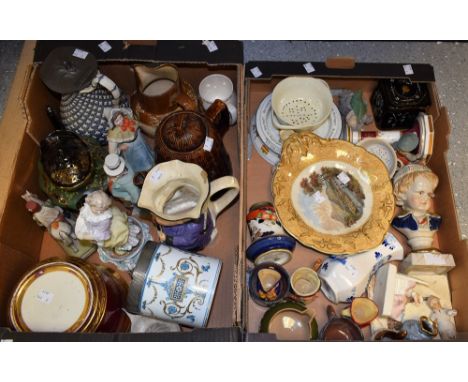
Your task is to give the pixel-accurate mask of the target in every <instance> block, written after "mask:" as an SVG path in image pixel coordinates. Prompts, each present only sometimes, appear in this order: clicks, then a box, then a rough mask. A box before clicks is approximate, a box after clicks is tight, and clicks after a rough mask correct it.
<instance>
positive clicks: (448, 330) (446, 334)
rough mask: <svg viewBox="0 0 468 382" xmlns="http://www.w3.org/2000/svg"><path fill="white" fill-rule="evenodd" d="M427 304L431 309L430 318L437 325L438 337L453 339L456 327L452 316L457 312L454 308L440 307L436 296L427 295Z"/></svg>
mask: <svg viewBox="0 0 468 382" xmlns="http://www.w3.org/2000/svg"><path fill="white" fill-rule="evenodd" d="M427 305H429V308H431V310H432V313H431V316H430V319H431V320H432V321H436V322H437V324H438V326H439V334H440V338H442V339H443V340H454V339H455V338H456V337H457V329H456V327H455V323H454V321H453V318H452V317H455V316H456V315H457V313H458V312H457V311H456V310H455V309H445V308H442V305H441V304H440V299H439V298H438V297H436V296H429V297H428V298H427Z"/></svg>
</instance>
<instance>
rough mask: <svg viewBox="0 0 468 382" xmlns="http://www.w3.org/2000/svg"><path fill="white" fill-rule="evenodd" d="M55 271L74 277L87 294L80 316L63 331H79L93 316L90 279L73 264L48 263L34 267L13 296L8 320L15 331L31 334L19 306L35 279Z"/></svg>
mask: <svg viewBox="0 0 468 382" xmlns="http://www.w3.org/2000/svg"><path fill="white" fill-rule="evenodd" d="M56 271H62V272H69V273H71V274H73V275H75V276H76V277H77V278H78V279H79V280H80V281H81V283H82V285H83V287H84V288H85V290H86V292H87V295H86V300H85V304H84V307H83V311H82V312H81V314H80V316H79V317H78V319H77V320H76V321H75V323H74V324H73V325H72V326H71V327H69V328H68V329H67V330H65V332H76V331H79V330H80V329H81V328H82V326H83V325H84V324H85V323H86V321H87V319H88V318H89V317H90V316H91V315H92V314H93V310H94V309H93V308H94V306H93V305H94V297H93V291H92V281H91V280H90V278H88V276H87V275H86V273H85V272H84V271H83V270H81V269H80V268H79V267H77V266H75V265H73V264H68V263H66V262H60V261H53V262H48V263H45V264H41V265H40V266H38V267H35V268H34V269H33V270H32V271H31V272H29V273H28V274H27V275H26V276H25V277H24V278H23V279H22V280H21V282H20V283H19V285H18V286H17V288H16V290H15V292H14V294H13V297H12V301H11V306H10V318H11V321H12V324H13V326H14V327H15V329H16V330H18V331H22V332H31V329H30V328H29V327H28V326H27V325H26V323H25V322H24V320H23V318H22V315H21V305H22V302H23V298H24V295H25V292H26V290H27V289H28V288H29V287H30V286H31V284H32V283H33V282H34V281H35V280H36V279H37V278H39V277H41V276H43V275H44V274H47V273H51V272H56Z"/></svg>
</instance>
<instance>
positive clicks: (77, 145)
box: [41, 130, 92, 187]
mask: <svg viewBox="0 0 468 382" xmlns="http://www.w3.org/2000/svg"><path fill="white" fill-rule="evenodd" d="M41 163H42V166H43V167H44V171H45V173H46V174H47V175H48V176H49V178H50V179H51V180H52V182H53V183H55V184H56V185H57V186H60V187H75V186H77V185H79V184H81V183H83V182H84V181H85V180H86V179H87V178H88V177H89V175H90V174H91V170H92V163H91V154H90V152H89V149H88V146H87V145H86V144H85V143H84V142H83V141H82V140H81V139H80V138H79V137H78V136H77V135H76V134H75V133H72V132H70V131H63V130H59V131H54V132H52V133H50V134H49V135H48V136H47V137H46V138H45V139H43V140H42V141H41Z"/></svg>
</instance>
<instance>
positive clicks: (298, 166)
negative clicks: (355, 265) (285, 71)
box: [272, 132, 395, 255]
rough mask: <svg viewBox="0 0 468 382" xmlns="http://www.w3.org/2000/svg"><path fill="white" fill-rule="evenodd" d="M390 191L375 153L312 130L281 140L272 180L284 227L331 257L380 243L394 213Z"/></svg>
mask: <svg viewBox="0 0 468 382" xmlns="http://www.w3.org/2000/svg"><path fill="white" fill-rule="evenodd" d="M392 191H393V190H392V183H391V181H390V178H389V176H388V171H387V169H386V167H385V165H384V164H383V162H382V161H381V160H380V159H378V158H377V157H376V156H375V155H373V154H370V153H369V152H368V151H366V150H365V149H364V148H362V147H358V146H356V145H353V144H351V143H349V142H345V141H342V140H335V139H331V140H330V139H321V138H319V137H317V136H316V135H315V134H313V133H311V132H301V133H295V134H293V135H291V136H290V137H289V138H288V139H287V140H286V141H285V143H284V145H283V150H282V154H281V160H280V162H279V164H278V166H277V167H276V171H275V174H274V176H273V182H272V193H273V198H274V205H275V208H276V213H277V214H278V217H279V219H280V221H281V223H282V225H283V228H284V229H285V230H286V231H287V232H288V233H289V234H290V235H291V236H293V237H294V238H295V239H296V240H298V241H299V242H300V243H301V244H303V245H305V246H307V247H310V248H313V249H316V250H317V251H320V252H323V253H326V254H333V255H351V254H355V253H359V252H363V251H366V250H369V249H372V248H375V247H377V246H378V245H379V244H380V243H381V242H382V240H383V238H384V236H385V233H386V232H387V231H388V228H389V227H390V222H391V220H392V217H393V214H394V211H395V201H394V198H393V193H392ZM334 222H335V224H333V223H334Z"/></svg>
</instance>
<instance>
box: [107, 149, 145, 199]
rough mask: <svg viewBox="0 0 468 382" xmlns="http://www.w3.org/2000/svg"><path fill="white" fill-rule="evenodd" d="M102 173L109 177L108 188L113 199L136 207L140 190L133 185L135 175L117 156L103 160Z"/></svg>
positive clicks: (108, 156)
mask: <svg viewBox="0 0 468 382" xmlns="http://www.w3.org/2000/svg"><path fill="white" fill-rule="evenodd" d="M104 171H105V173H106V174H107V176H108V177H109V181H108V188H109V191H110V193H111V194H112V196H113V197H115V198H117V199H122V200H123V201H125V202H127V203H131V204H132V205H136V204H137V202H138V199H139V198H140V189H139V188H138V187H137V186H136V185H135V183H134V178H135V173H134V171H133V170H132V168H131V167H130V166H129V165H127V163H126V162H125V160H124V159H123V158H122V157H120V156H118V155H117V154H109V155H107V156H106V159H105V160H104Z"/></svg>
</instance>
